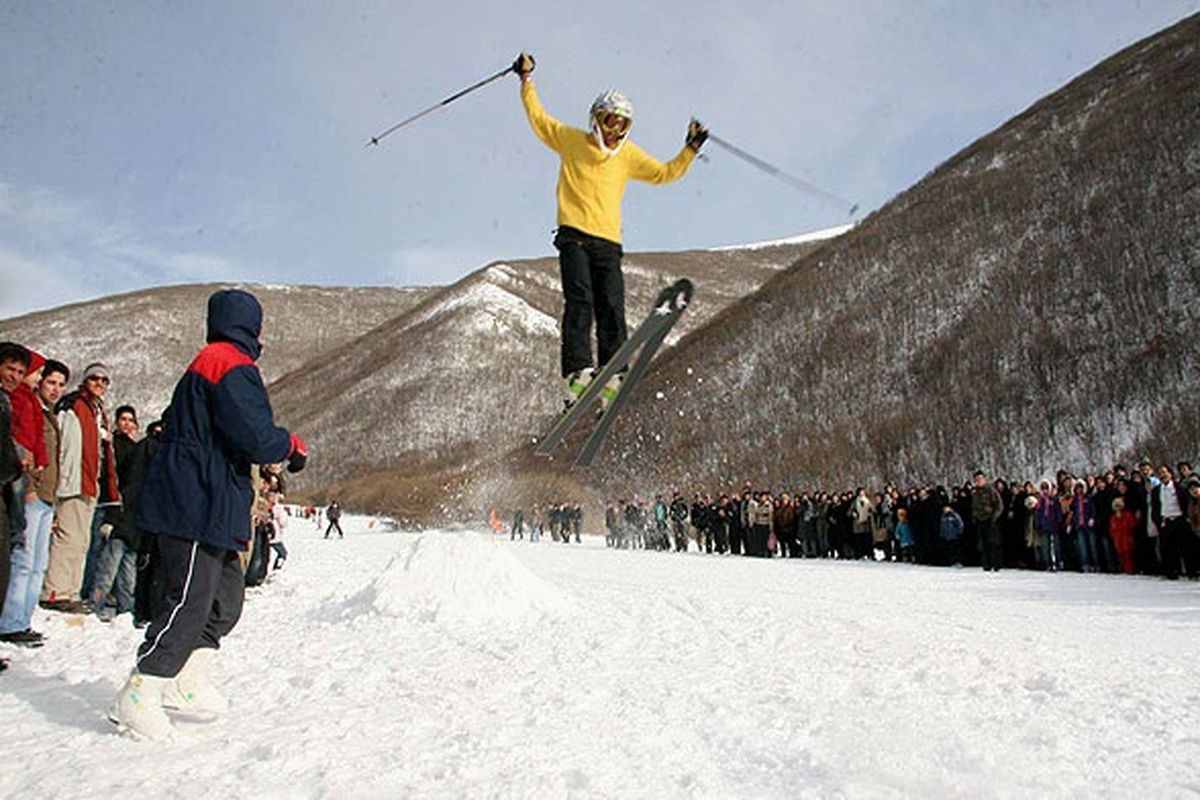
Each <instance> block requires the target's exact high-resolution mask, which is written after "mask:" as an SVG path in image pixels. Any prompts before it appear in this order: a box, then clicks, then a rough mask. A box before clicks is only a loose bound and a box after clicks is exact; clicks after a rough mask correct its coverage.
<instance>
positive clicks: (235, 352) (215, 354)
mask: <svg viewBox="0 0 1200 800" xmlns="http://www.w3.org/2000/svg"><path fill="white" fill-rule="evenodd" d="M253 363H254V359H252V358H251V357H250V356H248V355H246V354H245V353H243V352H242V351H241V350H239V349H237V348H236V347H235V346H233V345H232V344H230V343H229V342H213V343H212V344H210V345H208V346H207V347H205V348H204V349H203V350H201V351H200V352H199V353H198V354H196V357H195V358H194V359H192V363H191V365H190V366H189V367H188V372H194V373H196V374H197V375H199V376H200V377H201V378H203V379H204V380H206V381H208V382H209V383H212V384H217V383H220V382H221V379H222V378H224V377H225V376H226V375H227V374H229V371H230V370H231V369H234V368H236V367H244V366H246V365H247V364H253Z"/></svg>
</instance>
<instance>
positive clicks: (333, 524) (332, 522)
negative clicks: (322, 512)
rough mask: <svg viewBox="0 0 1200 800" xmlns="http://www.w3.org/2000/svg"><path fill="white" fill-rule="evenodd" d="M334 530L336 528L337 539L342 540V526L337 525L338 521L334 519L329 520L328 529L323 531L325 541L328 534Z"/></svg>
mask: <svg viewBox="0 0 1200 800" xmlns="http://www.w3.org/2000/svg"><path fill="white" fill-rule="evenodd" d="M334 528H337V532H338V538H339V539H341V538H344V537H343V536H342V526H341V525H339V524H338V521H337V520H336V519H331V520H329V527H328V528H326V529H325V538H326V539H328V538H329V532H330V531H331V530H333V529H334Z"/></svg>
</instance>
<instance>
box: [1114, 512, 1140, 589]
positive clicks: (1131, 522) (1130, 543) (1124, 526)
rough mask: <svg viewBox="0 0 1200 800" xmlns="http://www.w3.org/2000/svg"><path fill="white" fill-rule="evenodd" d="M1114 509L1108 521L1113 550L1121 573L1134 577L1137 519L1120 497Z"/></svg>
mask: <svg viewBox="0 0 1200 800" xmlns="http://www.w3.org/2000/svg"><path fill="white" fill-rule="evenodd" d="M1112 509H1113V514H1112V518H1111V519H1109V521H1108V535H1109V536H1110V537H1111V538H1112V542H1113V548H1114V549H1116V551H1117V560H1118V561H1120V562H1121V571H1122V572H1124V573H1125V574H1126V575H1132V574H1133V573H1134V563H1133V551H1134V530H1135V529H1136V528H1137V518H1136V517H1134V516H1133V514H1132V513H1130V512H1129V511H1128V510H1127V509H1126V508H1125V501H1124V500H1122V499H1121V498H1120V497H1118V498H1116V499H1114V500H1113V501H1112Z"/></svg>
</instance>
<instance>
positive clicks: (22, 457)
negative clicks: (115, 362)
mask: <svg viewBox="0 0 1200 800" xmlns="http://www.w3.org/2000/svg"><path fill="white" fill-rule="evenodd" d="M75 374H76V375H77V376H78V378H79V382H78V384H77V385H75V386H74V388H71V386H72V384H71V380H72V370H71V369H70V368H69V367H68V366H67V364H66V363H64V362H63V361H59V360H56V359H54V358H46V357H44V356H43V355H41V354H40V353H37V352H35V351H32V350H30V349H28V348H26V347H24V346H22V345H20V344H16V343H13V342H0V388H2V389H3V391H0V487H2V489H3V492H2V494H0V504H2V505H0V644H7V645H12V646H19V647H41V646H42V645H43V644H45V636H44V635H43V634H42V633H41V632H39V631H37V630H34V629H33V627H32V626H33V617H34V613H35V610H36V609H37V608H38V607H41V608H43V609H46V610H49V611H51V612H57V613H66V614H94V615H96V616H97V617H98V618H99V619H101V620H102V621H105V622H110V621H112V620H113V619H114V618H115V617H116V616H117V615H119V614H130V615H131V616H132V618H133V621H134V624H135V625H137V626H138V627H144V626H145V625H147V624H148V622H149V621H150V620H151V619H152V618H153V616H154V610H155V609H156V608H157V604H158V603H160V602H161V600H162V592H163V587H162V582H161V580H160V577H159V575H158V571H157V560H156V548H155V543H156V541H157V540H156V537H154V536H142V535H141V534H140V533H139V531H138V529H137V528H136V526H134V524H133V519H134V510H135V508H136V505H137V501H138V494H139V491H140V488H141V485H142V478H143V475H144V473H145V470H146V466H147V464H148V463H149V461H150V458H151V456H152V455H153V453H154V451H155V449H156V447H157V446H158V443H159V442H160V440H161V437H162V424H161V422H159V421H155V422H151V423H150V424H149V425H147V426H146V429H145V432H144V434H143V432H142V426H141V422H140V420H139V418H138V412H137V410H136V409H135V408H133V407H132V406H129V405H120V406H117V407H116V408H115V409H114V410H112V411H111V412H110V411H109V402H108V397H109V392H110V390H111V383H112V378H113V376H112V373H111V371H110V370H109V368H108V367H107V366H106V365H105V364H103V363H101V362H92V363H89V364H87V365H86V366H85V367H84V368H83V370H82V371H80V372H76V373H75ZM257 490H258V491H257V496H256V502H255V507H254V512H253V520H252V522H253V525H254V528H255V530H256V537H255V540H256V542H257V543H258V546H257V547H256V548H255V547H252V548H251V550H249V551H248V553H247V556H246V558H245V561H244V566H245V568H246V575H247V582H248V584H251V585H252V584H253V583H254V582H261V580H262V577H265V570H263V569H261V568H259V567H260V566H261V565H260V562H262V563H265V562H266V561H267V559H266V557H265V551H266V550H267V549H268V548H269V549H272V550H274V551H275V552H276V554H277V558H276V561H275V568H279V567H281V566H283V562H284V560H285V559H286V553H287V551H286V548H284V547H283V544H282V533H283V528H284V525H285V524H286V520H285V513H284V511H283V506H282V497H283V491H284V476H283V474H282V472H281V470H280V467H279V465H264V466H262V467H260V468H259V471H258V486H257ZM256 551H257V553H258V555H259V556H260V558H258V559H255V558H254V555H255V553H256ZM6 666H7V661H6V660H5V659H3V658H0V670H3V669H4V668H5V667H6Z"/></svg>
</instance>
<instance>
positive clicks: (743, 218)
mask: <svg viewBox="0 0 1200 800" xmlns="http://www.w3.org/2000/svg"><path fill="white" fill-rule="evenodd" d="M1197 10H1200V2H1197V1H1196V0H1155V1H1154V2H1148V1H1147V2H1116V1H1108V0H1106V1H1104V2H1082V1H1078V0H1062V1H1061V2H1026V1H1018V0H1014V1H1013V2H1003V3H985V2H911V3H896V2H884V1H883V0H880V1H879V2H867V1H866V0H859V1H855V2H846V3H829V2H816V0H813V1H812V2H800V1H798V0H797V1H794V2H788V1H786V0H785V1H783V2H754V1H751V2H739V3H719V4H699V3H695V2H691V3H685V2H677V1H676V0H664V1H663V2H657V3H634V2H627V1H626V0H611V1H609V2H600V3H596V2H590V3H575V2H547V1H546V0H527V1H526V2H523V3H512V4H493V3H468V2H457V0H447V1H446V2H442V3H436V4H427V3H419V4H418V3H385V2H377V3H365V2H353V3H352V2H346V3H337V4H294V3H283V2H255V3H218V2H213V3H199V4H163V3H133V2H122V3H109V4H96V3H61V2H44V3H5V4H2V5H0V284H2V285H3V292H2V293H0V317H7V316H12V315H16V314H20V313H24V312H27V311H32V310H36V309H40V308H47V307H51V306H55V305H58V304H61V303H64V302H69V301H72V300H80V299H86V298H92V297H96V296H100V295H105V294H110V293H113V292H119V291H127V290H133V289H139V288H145V287H148V286H154V285H160V284H166V283H181V282H193V281H208V280H245V281H256V282H263V283H273V284H279V283H316V284H335V285H345V284H350V285H380V284H400V285H416V284H436V283H446V282H450V281H453V280H455V279H457V278H458V277H461V276H462V275H464V274H466V273H468V272H470V271H471V270H473V269H475V268H477V267H479V266H481V265H482V264H483V263H485V262H487V261H489V260H492V259H500V258H514V257H520V256H536V255H548V254H550V253H551V252H552V248H551V245H550V238H551V229H552V228H553V226H554V183H555V176H556V174H557V158H556V157H555V156H554V154H552V153H551V152H550V151H548V150H546V149H545V148H544V147H543V146H542V145H541V143H540V142H538V141H537V140H536V139H535V138H534V136H533V134H532V132H531V131H530V130H529V129H528V126H527V124H526V122H525V119H524V115H523V113H522V111H521V107H520V102H519V99H518V93H517V83H516V79H515V78H513V77H511V76H509V77H506V78H505V79H504V80H503V81H501V82H499V83H497V84H493V85H491V86H488V87H485V88H484V89H481V90H480V91H478V92H477V93H475V94H472V95H470V96H468V97H466V98H463V99H462V100H459V101H458V102H456V103H454V104H452V105H450V106H447V107H446V108H443V109H440V110H439V111H437V112H435V113H434V114H431V115H430V116H428V117H426V118H425V119H423V120H421V121H419V122H417V123H416V124H415V125H413V126H411V127H409V128H406V129H404V130H403V131H400V132H398V133H396V134H394V135H392V136H391V137H389V138H388V139H386V140H384V142H383V144H382V145H381V146H380V147H378V148H364V146H363V144H364V142H366V140H367V139H368V138H369V137H370V136H371V135H372V134H375V133H378V132H379V131H381V130H383V129H385V128H387V127H388V126H390V125H391V124H393V123H394V122H396V121H398V120H400V119H403V118H404V117H406V116H408V115H410V114H412V113H414V112H416V111H419V110H421V109H423V108H425V107H427V106H429V105H432V104H434V103H436V102H438V101H440V100H442V99H443V98H445V97H446V96H448V95H450V94H452V93H453V92H455V91H457V90H459V89H461V88H463V87H465V86H467V85H469V84H471V83H473V82H475V81H477V80H479V79H481V78H483V77H486V76H487V75H490V74H492V73H493V72H495V71H497V70H499V69H501V68H503V67H504V66H505V65H507V64H509V63H511V61H512V59H513V57H514V56H515V55H516V53H517V52H518V51H519V50H522V49H525V50H529V51H531V52H533V53H534V54H535V55H536V56H537V58H538V68H537V71H536V73H535V80H536V81H537V84H538V88H539V92H540V94H541V96H542V100H543V102H544V103H545V104H546V106H547V108H548V110H549V111H550V112H551V113H552V114H554V115H555V116H557V117H559V118H560V119H562V120H564V121H566V122H570V123H572V124H576V125H580V126H582V125H583V124H584V122H585V118H586V111H587V107H588V105H589V104H590V102H591V100H592V98H593V97H594V96H595V95H596V94H597V93H598V92H600V91H601V90H603V89H605V88H609V87H616V88H620V89H622V90H623V91H625V92H626V93H627V94H629V95H630V96H631V98H632V99H633V102H634V105H635V109H636V118H635V120H636V121H635V125H634V129H633V138H634V139H635V140H637V141H638V142H639V144H641V145H642V146H643V147H645V148H646V149H647V150H649V151H650V152H651V153H653V154H655V155H657V156H659V157H661V158H664V159H665V158H668V157H670V156H672V155H673V154H674V153H675V152H677V150H678V148H679V146H680V145H681V143H682V140H683V135H684V131H685V128H686V125H687V120H688V118H689V117H690V116H692V115H695V116H697V117H699V118H700V119H702V120H704V121H705V122H706V123H708V124H709V126H710V127H711V128H712V130H713V131H714V132H715V133H717V134H719V135H720V136H722V137H723V138H725V139H727V140H729V141H731V142H733V143H734V144H736V145H738V146H740V147H742V148H743V149H745V150H748V151H750V152H751V153H753V154H755V155H757V156H759V157H760V158H763V159H765V160H767V161H770V162H772V163H774V164H776V165H778V166H779V167H782V168H783V169H785V170H787V171H789V172H791V173H793V174H795V175H797V176H800V177H801V178H803V179H805V180H807V181H809V182H811V183H813V184H816V185H817V186H820V187H823V188H825V189H827V190H829V191H832V192H834V193H836V194H839V195H841V196H843V197H847V198H850V199H852V200H854V201H855V202H858V203H859V204H861V211H860V212H859V213H860V215H861V214H862V213H865V212H869V211H870V210H871V209H873V208H876V207H878V206H879V205H881V204H882V203H883V202H885V201H886V200H887V199H889V198H890V197H892V196H894V195H895V194H896V193H897V192H899V191H901V190H903V189H904V188H906V187H907V186H909V185H911V184H912V183H913V182H914V181H916V180H917V179H919V178H920V177H921V176H922V175H924V174H925V173H926V172H928V171H929V170H930V169H932V168H933V167H935V166H936V165H937V164H938V163H940V162H941V161H943V160H945V159H946V158H947V157H949V156H950V155H952V154H953V153H954V152H956V151H957V150H958V149H960V148H961V147H963V146H964V145H966V144H968V143H970V142H971V141H972V140H974V139H975V138H977V137H979V136H980V135H982V134H984V133H986V132H987V131H989V130H991V129H992V128H994V127H996V126H997V125H999V124H1000V123H1002V122H1004V121H1005V120H1006V119H1008V118H1010V117H1011V116H1013V115H1014V114H1017V113H1019V112H1020V111H1022V110H1023V109H1025V108H1027V107H1028V106H1029V105H1030V104H1032V103H1033V102H1035V101H1036V100H1037V99H1038V98H1040V97H1042V96H1044V95H1045V94H1047V93H1049V92H1051V91H1053V90H1054V89H1056V88H1058V87H1059V86H1061V85H1062V84H1064V83H1065V82H1067V81H1068V80H1070V79H1071V78H1072V77H1074V76H1076V75H1078V74H1079V73H1081V72H1083V71H1085V70H1087V69H1089V68H1090V67H1092V66H1093V65H1094V64H1096V63H1097V62H1099V61H1101V60H1103V59H1104V58H1106V57H1108V56H1110V55H1112V54H1113V53H1115V52H1117V51H1118V50H1120V49H1121V48H1123V47H1125V46H1126V45H1128V44H1130V43H1132V42H1134V41H1136V40H1137V39H1139V38H1142V37H1144V36H1147V35H1149V34H1152V33H1154V32H1156V31H1158V30H1160V29H1162V28H1164V27H1166V26H1168V25H1170V24H1172V23H1174V22H1176V21H1178V20H1179V19H1182V18H1183V17H1185V16H1187V15H1189V14H1191V13H1195V12H1196V11H1197ZM705 150H706V152H707V154H708V156H709V158H708V160H707V161H704V162H700V163H697V164H696V165H695V167H694V168H693V170H692V172H691V173H690V174H689V175H688V176H687V177H685V178H684V179H683V181H682V182H681V183H679V184H675V185H672V186H666V187H650V186H643V185H637V184H635V185H632V186H631V188H630V190H629V192H628V194H627V195H626V199H625V219H624V222H625V246H626V248H627V249H630V250H650V249H654V250H679V249H688V248H704V247H714V246H719V245H727V244H734V243H738V242H753V241H759V240H764V239H775V238H780V237H785V236H790V235H793V234H796V233H800V232H803V231H807V230H813V229H819V228H825V227H830V226H834V225H839V224H842V223H844V222H846V221H847V217H846V212H845V209H843V208H839V207H837V206H836V205H833V204H831V203H828V202H826V201H825V200H822V199H820V198H818V197H816V196H810V195H807V194H803V193H800V192H797V191H796V190H795V189H793V188H791V187H789V186H787V185H785V184H783V183H780V182H778V181H775V180H772V179H771V178H770V177H768V176H766V175H764V174H762V173H760V172H757V171H755V170H754V169H753V168H751V167H749V166H748V165H746V164H745V163H743V162H741V161H738V160H737V159H735V158H733V157H732V156H730V155H729V154H728V153H726V152H724V151H722V150H720V149H718V148H715V147H713V146H712V145H711V144H710V145H709V146H707V147H706V148H705Z"/></svg>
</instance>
